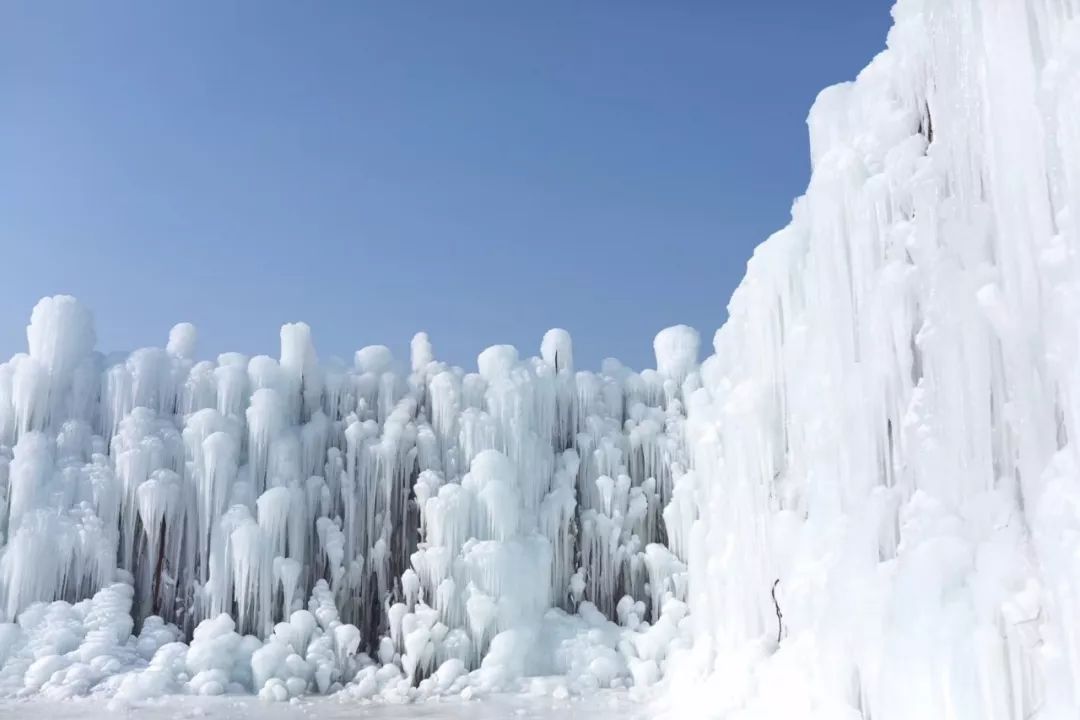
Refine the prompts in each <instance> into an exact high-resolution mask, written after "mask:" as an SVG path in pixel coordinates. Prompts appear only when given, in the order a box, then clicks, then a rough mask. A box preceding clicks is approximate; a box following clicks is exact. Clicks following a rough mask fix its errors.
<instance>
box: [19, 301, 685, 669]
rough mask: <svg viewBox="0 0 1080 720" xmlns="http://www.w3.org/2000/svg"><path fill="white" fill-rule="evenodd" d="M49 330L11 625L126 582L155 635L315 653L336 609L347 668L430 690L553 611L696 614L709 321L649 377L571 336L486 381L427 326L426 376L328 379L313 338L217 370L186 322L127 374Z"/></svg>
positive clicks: (422, 358) (661, 350) (26, 359)
mask: <svg viewBox="0 0 1080 720" xmlns="http://www.w3.org/2000/svg"><path fill="white" fill-rule="evenodd" d="M27 336H28V340H29V353H28V354H20V355H17V356H15V357H14V358H12V359H11V360H10V361H9V362H7V363H4V364H0V545H2V546H3V547H2V550H0V552H2V555H0V620H3V619H4V618H6V619H7V620H8V621H12V620H15V619H19V617H20V614H21V613H24V611H26V610H27V608H30V607H31V606H34V603H38V602H40V601H54V600H63V601H67V602H69V603H73V602H76V601H79V600H81V599H83V598H88V597H90V596H92V595H93V594H94V593H95V592H97V591H99V590H100V589H102V588H109V587H112V586H113V583H116V582H118V581H119V582H122V583H128V584H130V585H131V586H132V587H133V589H134V592H133V593H126V594H124V593H121V594H122V595H124V596H125V597H128V598H130V602H131V606H132V607H131V616H132V625H133V626H134V629H136V630H138V629H139V628H140V627H142V626H143V625H144V624H145V623H146V622H148V618H149V619H150V621H152V622H151V624H152V625H153V626H154V627H158V626H160V624H161V621H164V622H165V623H171V624H175V625H176V626H177V628H178V633H177V635H178V636H179V637H181V638H185V637H186V638H191V637H192V635H193V634H194V635H195V636H196V641H198V637H199V634H200V632H202V634H203V635H204V636H206V637H209V636H210V635H209V633H210V631H211V626H210V625H206V628H207V629H206V630H203V629H202V628H201V627H200V626H199V624H200V622H204V621H205V622H207V623H209V622H210V621H214V622H220V621H218V620H217V618H220V617H222V616H223V614H225V615H228V616H229V617H230V618H231V622H230V623H229V627H228V628H227V630H228V631H231V630H232V628H233V625H235V629H236V631H237V632H236V633H232V635H234V636H237V637H238V636H239V635H244V634H248V635H253V636H256V637H258V638H261V639H263V640H266V639H268V638H270V637H272V636H282V635H287V636H289V637H292V636H295V635H298V634H299V635H303V637H304V638H305V640H304V644H305V645H306V642H307V639H308V638H310V637H311V630H310V628H308V627H307V625H309V624H310V623H311V621H310V620H306V619H304V618H307V617H309V616H307V615H306V614H304V613H301V616H297V614H296V613H297V612H298V611H304V610H305V609H306V608H311V610H312V612H313V614H314V616H315V617H317V618H318V619H319V620H320V622H322V613H324V612H330V613H331V616H332V619H333V623H332V627H331V628H329V629H330V630H333V631H334V633H335V636H334V643H332V644H331V646H330V649H329V651H328V652H330V653H331V654H332V653H334V652H339V653H343V654H352V653H356V652H357V651H365V652H369V653H371V654H372V655H375V656H377V657H378V659H379V661H380V662H382V663H387V664H390V663H393V664H397V665H398V666H399V667H400V668H401V669H402V670H403V671H404V674H405V675H406V676H407V677H408V678H409V680H410V681H413V682H415V681H418V680H420V679H422V678H423V677H425V676H426V675H428V674H430V673H431V672H432V670H433V669H434V668H437V667H439V666H440V665H442V664H444V663H446V662H447V661H448V660H454V661H456V662H459V663H460V667H461V668H462V669H463V670H469V669H473V668H477V667H478V666H479V665H480V664H481V661H482V660H483V658H484V657H485V655H486V654H487V653H488V649H489V646H490V645H491V643H492V642H493V640H494V639H495V638H496V637H497V636H498V635H499V634H500V633H506V632H509V631H513V630H515V629H520V628H529V627H534V626H535V625H536V624H537V623H539V622H540V621H541V619H542V617H543V616H544V614H545V613H546V612H548V611H549V610H550V609H551V608H561V609H562V610H565V611H567V612H568V613H573V612H575V611H576V610H577V609H578V608H579V607H580V606H581V604H582V603H585V604H587V606H588V610H589V612H591V613H595V612H597V611H599V613H602V614H603V615H605V616H607V617H608V618H611V619H615V620H618V621H620V622H622V623H623V624H624V625H625V624H626V623H627V622H628V621H631V622H633V623H634V624H644V626H645V627H647V625H648V623H647V621H649V620H651V621H655V620H656V619H657V618H658V616H659V613H660V609H661V605H662V603H663V602H664V600H665V598H670V599H674V600H679V599H682V598H684V597H685V595H686V587H685V584H686V583H685V572H684V571H685V566H684V565H683V561H682V559H680V553H682V552H683V546H684V544H685V541H684V539H683V538H685V536H686V534H687V532H688V530H687V528H688V527H689V524H690V523H691V522H692V520H693V513H692V510H691V509H689V508H687V507H685V503H683V504H680V503H679V502H677V501H676V502H671V501H672V498H673V497H675V496H676V495H677V493H676V492H675V490H674V486H675V484H676V481H677V480H678V479H679V478H680V477H681V476H682V475H683V474H685V471H684V470H683V466H684V465H685V461H684V448H683V430H682V424H683V421H684V411H683V405H682V397H683V395H684V393H685V392H687V391H688V390H692V389H693V385H694V383H696V382H697V380H696V378H697V375H696V372H695V370H696V367H697V364H696V363H697V360H696V358H697V353H698V338H697V334H696V333H695V332H694V331H693V330H691V329H690V328H686V327H676V328H670V329H668V330H665V331H663V332H662V333H660V335H658V336H657V341H656V349H657V355H658V365H659V369H658V370H646V371H644V372H642V373H640V374H639V373H635V372H632V371H630V370H628V369H627V368H625V367H623V366H622V365H620V364H619V363H618V362H616V361H613V360H609V361H606V362H605V363H604V366H603V370H602V371H601V372H600V373H592V372H575V371H574V369H573V360H572V357H573V355H572V347H571V341H570V337H569V335H568V334H567V333H566V332H565V331H562V330H552V331H550V332H548V333H547V334H546V335H545V336H544V338H543V343H542V346H541V357H539V358H535V357H534V358H529V359H525V360H522V359H520V358H519V357H518V353H517V351H516V350H515V349H514V348H513V347H510V346H495V347H491V348H488V349H487V350H485V351H484V352H483V353H481V354H480V356H479V358H478V369H479V372H477V373H467V372H465V371H464V370H462V369H461V368H458V367H451V366H448V365H446V364H445V363H441V362H438V361H436V360H434V358H433V354H432V348H431V345H430V343H429V341H428V338H427V336H426V335H424V334H423V333H421V334H418V335H417V336H416V337H415V338H414V339H413V341H412V357H411V372H409V373H407V374H399V373H397V372H395V364H394V360H393V358H392V357H391V355H390V352H389V351H388V350H387V348H385V347H382V346H372V347H366V348H363V349H361V350H359V351H358V352H357V353H356V356H355V360H354V363H353V364H352V365H351V366H346V365H345V364H344V363H340V362H338V363H333V362H331V363H326V364H320V363H319V361H318V360H317V358H316V354H315V350H314V347H313V345H312V339H311V333H310V330H309V328H308V326H307V325H304V324H302V323H300V324H290V325H285V326H284V327H283V328H282V330H281V356H280V359H273V358H271V357H267V356H257V357H251V358H248V357H245V356H244V355H240V354H237V353H227V354H224V355H221V356H219V357H218V358H217V361H216V362H209V361H201V362H197V361H195V359H194V350H195V329H194V328H193V327H192V326H191V325H188V324H181V325H177V326H176V327H174V328H173V330H172V332H171V333H170V335H169V341H168V345H167V347H166V348H164V349H161V348H145V349H141V350H137V351H135V352H133V353H131V354H130V355H129V356H128V357H126V358H123V359H118V360H115V361H112V360H107V359H106V358H104V357H103V356H102V355H101V354H99V353H96V352H94V343H95V334H94V330H93V323H92V319H91V316H90V314H89V312H88V311H87V310H86V309H85V308H84V307H83V306H82V305H80V304H79V303H78V302H77V301H76V300H75V299H74V298H71V297H67V296H57V297H51V298H45V299H43V300H42V301H41V302H40V303H38V305H37V306H36V307H35V308H34V311H33V316H32V319H31V323H30V325H29V327H28V328H27ZM669 548H670V549H669ZM308 598H312V599H311V602H310V603H309V602H308ZM34 607H40V606H34ZM34 612H35V613H38V614H40V613H41V612H42V611H41V610H35V611H34ZM629 615H632V616H633V617H632V618H628V617H627V616H629ZM35 617H36V615H35ZM290 618H291V625H290ZM301 626H303V628H306V629H297V628H298V627H301ZM0 627H2V626H0ZM197 627H200V630H196V628H197ZM343 627H351V628H353V630H354V631H355V632H353V631H346V630H343V629H342V628H343ZM130 629H131V628H129V630H130ZM121 634H122V633H121ZM238 634H239V635H238ZM0 645H2V642H0ZM193 649H194V646H193ZM0 650H2V648H0ZM2 654H3V653H2V652H0V655H2ZM286 654H288V653H286ZM301 654H302V653H301ZM50 657H52V656H50ZM2 661H3V658H2V657H0V664H2ZM156 661H157V659H156V657H155V662H156ZM282 662H284V656H283V659H282ZM339 664H340V663H339ZM650 675H655V672H653V673H650ZM215 682H217V681H215ZM225 682H226V680H224V679H223V680H221V682H220V683H217V685H223V684H225ZM325 684H326V683H320V689H325V688H324V687H323V686H324V685H325ZM217 685H215V687H217ZM260 687H261V684H260V683H259V682H256V683H255V684H254V689H255V690H256V691H258V690H259V689H260ZM219 689H220V688H219Z"/></svg>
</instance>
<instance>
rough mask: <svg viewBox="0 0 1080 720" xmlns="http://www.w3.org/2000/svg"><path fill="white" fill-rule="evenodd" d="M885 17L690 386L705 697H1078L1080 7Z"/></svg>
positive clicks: (875, 702) (901, 713) (952, 712)
mask: <svg viewBox="0 0 1080 720" xmlns="http://www.w3.org/2000/svg"><path fill="white" fill-rule="evenodd" d="M893 14H894V18H895V26H894V27H893V29H892V31H891V32H890V34H889V37H888V49H887V50H885V51H884V52H882V53H881V54H880V55H879V56H878V57H876V58H875V59H874V60H873V62H871V64H870V65H869V66H868V67H867V68H866V69H865V70H863V71H862V72H861V73H860V74H859V76H858V79H857V80H856V81H855V82H852V83H846V84H841V85H837V86H835V87H831V88H829V89H827V90H825V91H824V92H822V93H821V95H820V96H819V97H818V99H817V102H816V103H815V105H814V108H813V110H812V111H811V113H810V117H809V128H810V140H811V154H812V163H813V176H812V179H811V181H810V185H809V188H808V189H807V192H806V195H805V196H804V197H802V198H800V199H799V200H797V201H796V202H795V204H794V207H793V210H792V222H791V224H790V225H789V226H788V227H787V228H785V229H784V230H782V231H780V232H778V233H777V234H775V235H774V236H772V237H771V238H769V239H768V240H767V241H766V242H765V243H764V244H762V245H761V246H760V247H759V248H758V249H757V251H756V252H755V253H754V257H753V259H752V260H751V262H750V263H749V266H748V269H747V274H746V277H745V279H744V280H743V282H742V284H741V285H740V287H739V288H738V290H737V291H736V292H735V294H734V296H733V298H732V300H731V303H730V307H729V310H730V320H729V321H728V322H727V323H726V324H725V325H724V327H722V328H721V329H720V330H719V331H718V332H717V333H716V337H715V339H714V348H715V353H716V354H715V355H714V356H712V357H710V358H709V359H708V360H707V361H705V363H704V365H703V367H702V369H701V377H702V380H703V385H704V387H702V388H701V389H697V390H695V391H694V392H693V394H692V395H690V396H689V398H688V401H687V405H688V408H689V413H688V419H687V442H688V446H689V448H690V454H691V456H692V466H693V474H692V475H691V476H688V477H689V478H690V479H693V478H696V480H695V482H694V484H692V485H690V484H687V486H686V492H688V493H691V494H692V496H693V498H694V501H693V502H691V503H689V504H690V505H692V506H693V505H696V507H697V512H698V513H700V519H699V520H698V521H697V522H696V524H695V525H694V526H693V529H692V530H691V531H690V537H689V538H688V541H687V542H688V545H689V565H690V583H691V585H690V607H691V616H692V619H693V621H694V624H695V628H696V632H695V635H696V637H697V638H699V642H698V644H697V647H696V652H697V653H698V660H699V661H701V662H704V663H705V667H706V668H707V669H708V671H709V672H710V674H711V678H712V680H711V682H710V683H709V684H707V685H706V686H705V687H707V688H708V696H709V697H708V701H707V702H708V711H709V712H710V713H714V714H724V713H725V712H727V711H730V713H731V716H732V717H740V718H751V717H752V718H758V717H769V718H772V717H829V718H840V717H852V718H854V717H865V718H874V720H894V719H899V718H970V719H972V720H984V719H987V718H993V719H1001V720H1004V719H1006V718H1008V719H1010V720H1023V719H1025V718H1066V717H1076V716H1077V715H1078V714H1080V623H1078V622H1077V619H1078V618H1080V605H1078V601H1080V594H1078V593H1080V554H1078V551H1080V532H1078V531H1080V456H1078V448H1077V444H1076V436H1077V435H1080V414H1078V413H1080V395H1078V392H1080V374H1078V373H1080V357H1078V355H1077V348H1078V339H1080V337H1078V329H1080V325H1078V322H1077V318H1078V317H1080V315H1078V314H1077V311H1078V309H1080V308H1078V300H1080V295H1078V291H1080V264H1078V262H1080V261H1078V256H1077V252H1078V250H1080V224H1078V217H1077V213H1080V114H1078V110H1080V19H1078V18H1080V3H1077V2H1076V1H1075V0H1027V1H1021V0H1002V1H993V2H977V1H975V0H936V1H932V0H901V1H900V2H899V3H898V4H897V5H896V7H895V8H894V10H893ZM680 488H681V485H679V484H677V485H676V486H675V494H676V495H678V494H679V491H680ZM774 598H775V602H774ZM778 638H779V640H780V642H779V644H778V643H777V640H778ZM693 682H695V683H697V682H698V681H696V680H695V681H693ZM679 687H680V688H681V689H680V690H677V691H676V692H675V693H674V695H675V696H677V697H678V696H679V695H680V692H683V693H686V694H687V696H689V693H690V692H691V691H692V689H693V688H691V687H690V686H689V685H686V686H679Z"/></svg>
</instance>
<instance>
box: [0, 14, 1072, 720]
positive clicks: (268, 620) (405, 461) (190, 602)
mask: <svg viewBox="0 0 1080 720" xmlns="http://www.w3.org/2000/svg"><path fill="white" fill-rule="evenodd" d="M894 17H895V20H896V23H895V26H894V28H893V29H892V31H891V32H890V34H889V39H888V49H887V50H886V51H884V52H883V53H882V54H880V55H879V56H878V57H877V58H875V59H874V60H873V62H872V63H871V64H870V65H869V66H868V67H867V68H866V69H865V70H864V71H863V72H862V73H861V74H860V75H859V77H858V79H857V80H856V81H855V82H853V83H847V84H843V85H838V86H835V87H832V88H829V89H827V90H826V91H824V92H823V93H822V94H821V95H820V96H819V98H818V100H817V102H816V103H815V105H814V108H813V109H812V111H811V113H810V118H809V127H810V138H811V151H812V161H813V176H812V179H811V182H810V186H809V188H808V190H807V193H806V195H805V196H804V197H802V198H800V199H799V200H798V201H796V203H795V205H794V207H793V211H792V222H791V224H790V225H789V226H788V227H787V228H785V229H784V230H782V231H780V232H779V233H777V234H776V235H774V236H773V237H771V238H770V239H769V240H768V241H767V242H765V243H764V244H763V245H761V247H759V248H758V250H757V251H756V252H755V255H754V258H753V259H752V261H751V262H750V264H749V266H748V268H747V274H746V277H745V279H744V280H743V282H742V284H741V285H740V287H739V288H738V289H737V291H736V292H735V294H734V296H733V297H732V300H731V304H730V307H729V310H730V319H729V320H728V321H727V323H725V325H724V326H723V327H722V328H721V329H720V330H719V331H718V332H717V333H716V336H715V338H714V340H713V349H714V354H713V355H711V356H710V357H708V358H707V359H706V360H705V361H704V362H702V363H700V364H699V362H698V359H699V339H698V335H697V333H696V332H695V331H693V330H691V329H690V328H685V327H675V328H669V329H667V330H665V331H663V332H661V333H660V334H659V335H658V336H657V338H656V341H655V348H656V360H657V363H656V369H655V370H644V371H641V372H635V371H632V370H630V369H628V368H625V367H624V366H622V365H621V364H620V363H618V362H617V361H614V360H609V361H605V362H604V363H603V365H602V367H601V368H600V369H599V370H596V371H586V370H580V369H578V368H575V367H574V363H573V348H572V343H571V340H570V337H569V336H568V335H567V334H566V333H565V332H563V331H559V330H553V331H551V332H549V333H548V334H547V335H546V336H545V337H544V338H543V339H542V341H541V344H540V349H539V355H538V356H537V357H530V358H524V357H523V356H521V355H519V353H518V351H517V350H515V349H514V348H510V347H506V346H496V347H492V348H489V349H487V350H485V351H483V352H482V353H481V354H480V355H479V357H478V359H477V365H476V369H475V371H473V370H466V369H462V368H457V367H451V366H448V365H446V364H444V363H441V362H439V361H438V360H437V359H436V356H435V354H434V351H433V350H432V346H431V343H430V342H429V341H428V338H427V337H426V336H425V335H423V334H419V335H417V336H416V338H415V339H414V341H413V345H412V353H411V357H410V358H409V360H408V362H407V364H406V366H405V367H402V366H401V365H400V364H399V363H398V362H397V361H395V360H394V359H393V358H391V357H390V356H389V352H388V351H387V350H386V349H385V348H382V347H368V348H363V349H361V350H359V351H358V352H357V353H356V356H355V358H353V359H352V360H351V361H349V362H340V361H335V360H326V359H320V358H319V357H318V356H317V354H316V351H315V346H314V344H313V342H312V338H311V334H310V331H309V329H308V327H307V326H306V325H303V324H293V325H286V326H285V327H283V328H282V331H281V352H280V355H279V357H278V358H276V359H275V358H270V357H264V356H259V357H250V358H249V357H246V356H243V355H240V354H236V353H227V354H224V355H220V356H218V357H217V358H216V359H213V360H205V359H204V360H199V359H198V356H197V353H196V333H195V329H194V328H192V327H191V326H189V325H186V324H181V325H178V326H176V327H175V328H173V331H172V332H171V333H170V335H169V339H168V343H167V345H166V347H165V348H163V349H158V348H147V349H142V350H137V351H135V352H134V353H131V354H130V355H122V356H107V355H102V354H101V353H99V352H96V351H95V349H94V344H95V341H94V325H93V321H92V319H91V316H90V313H89V312H88V311H87V310H86V309H85V308H84V307H83V306H81V305H80V304H78V302H77V301H75V300H74V299H72V298H68V297H54V298H46V299H45V300H42V301H41V302H40V303H39V304H38V305H37V307H36V308H35V309H34V312H33V316H32V318H31V323H30V326H29V328H28V330H27V336H28V353H27V354H21V355H18V356H16V357H15V358H13V359H12V360H11V361H9V362H8V363H5V364H3V365H0V491H2V495H0V497H2V504H0V541H2V542H3V550H2V555H0V620H7V621H8V622H7V623H6V624H0V695H3V696H6V697H9V698H30V699H29V700H5V701H3V702H4V703H5V704H3V705H0V713H2V714H3V715H4V717H22V716H29V715H30V714H34V715H42V714H44V715H46V716H52V717H60V716H63V714H64V713H68V714H70V715H71V716H75V715H79V716H81V714H82V711H83V710H84V709H86V708H87V707H89V708H95V709H96V710H95V712H96V711H100V712H107V711H109V710H108V708H119V707H129V706H131V707H134V706H136V705H138V704H146V703H149V706H147V707H145V708H143V709H141V710H140V711H139V713H140V716H147V715H149V716H156V715H158V714H160V715H161V716H162V717H164V716H166V715H167V716H169V717H185V716H190V715H191V713H199V712H206V713H208V714H211V715H214V716H231V715H235V716H238V717H245V716H247V715H252V716H260V717H262V716H267V717H273V716H275V715H276V714H280V715H281V716H282V717H286V716H288V717H294V716H299V715H302V714H304V713H316V712H317V713H318V714H320V715H326V716H333V715H334V714H335V713H336V712H338V711H339V709H340V711H341V712H342V714H344V713H346V712H348V713H350V714H351V713H352V712H353V711H354V710H355V711H356V712H360V709H362V710H363V712H366V713H370V714H372V715H373V716H374V717H379V716H380V715H381V716H383V717H392V716H396V714H404V715H408V716H409V717H417V716H431V717H458V716H462V715H465V714H468V715H469V716H476V717H484V716H485V715H484V713H488V714H490V716H492V717H496V716H498V717H505V716H508V715H509V714H511V713H517V711H518V710H521V711H523V713H524V714H525V715H526V716H530V715H538V716H544V715H548V716H550V715H556V714H559V715H565V714H571V713H570V711H569V710H567V708H568V707H570V708H576V709H578V710H583V712H585V713H588V714H589V715H590V716H591V717H598V718H603V717H604V716H605V714H611V715H613V716H614V715H618V716H621V717H634V716H635V715H637V714H650V715H651V714H655V713H659V712H661V711H670V714H671V715H672V716H676V717H689V716H699V715H711V716H716V717H727V718H739V719H742V720H749V719H751V718H754V719H764V718H785V719H787V718H820V719H821V720H835V719H846V718H850V719H852V720H854V719H856V718H873V719H874V720H925V719H937V718H948V719H950V720H1027V719H1031V718H1040V719H1043V720H1057V719H1059V718H1062V719H1064V718H1076V717H1078V716H1080V447H1078V445H1077V441H1076V437H1077V436H1080V322H1078V320H1077V319H1078V318H1080V259H1078V250H1080V219H1078V216H1077V214H1078V213H1080V0H1026V1H1023V0H1009V1H1005V0H1001V1H995V2H976V0H900V2H899V3H898V4H897V5H896V7H895V9H894ZM180 695H182V696H184V697H183V699H182V700H181V699H178V700H176V702H170V700H169V699H168V698H170V697H174V696H180ZM327 695H329V697H325V696H327ZM83 696H90V699H82V698H83ZM196 696H198V697H196ZM211 696H218V697H211ZM254 696H257V697H258V698H259V700H256V699H255V697H254ZM162 698H165V699H164V700H162ZM644 698H653V699H655V698H662V699H663V705H662V706H657V705H653V704H651V702H650V703H645V704H641V703H637V702H636V700H641V699H644ZM263 701H288V702H278V703H269V702H263ZM611 702H614V703H615V706H614V708H612V707H611V705H610V703H611ZM11 703H14V704H11ZM87 703H89V705H87ZM256 703H261V704H256ZM403 703H411V705H409V706H408V708H409V709H408V710H407V711H403V710H401V707H402V705H401V704H403ZM515 703H516V704H515ZM271 708H272V709H271ZM444 711H445V712H444ZM117 712H121V711H120V710H117ZM185 713H188V715H185Z"/></svg>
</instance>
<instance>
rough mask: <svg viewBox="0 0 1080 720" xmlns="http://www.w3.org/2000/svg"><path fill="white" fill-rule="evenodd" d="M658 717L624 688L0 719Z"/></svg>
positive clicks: (160, 707)
mask: <svg viewBox="0 0 1080 720" xmlns="http://www.w3.org/2000/svg"><path fill="white" fill-rule="evenodd" d="M653 716H654V715H653V710H652V709H651V708H650V706H649V705H647V704H644V703H639V702H635V701H632V700H630V699H629V698H628V696H627V693H625V692H619V691H604V692H598V693H593V694H591V695H587V696H582V697H573V698H567V699H564V700H555V699H552V698H550V697H536V696H532V695H528V694H511V695H503V694H500V695H492V696H490V697H487V698H485V699H484V700H482V701H481V700H473V701H465V700H461V699H459V698H455V699H450V700H442V701H429V702H424V703H415V704H409V705H393V704H385V703H381V704H380V703H369V704H364V705H358V704H356V703H353V702H347V701H346V702H342V701H339V700H337V699H336V698H334V697H317V698H305V699H303V700H297V701H296V702H290V703H265V702H261V701H259V700H258V699H257V698H253V697H250V696H247V697H238V696H218V697H199V696H170V697H167V698H160V699H158V700H155V701H148V702H143V703H139V704H134V705H132V704H125V703H116V702H107V701H103V700H101V699H97V698H84V699H79V700H67V701H53V700H46V699H41V698H35V699H29V700H0V717H3V718H4V719H5V720H100V719H103V718H114V719H115V720H124V719H125V718H132V720H201V719H203V718H207V719H210V718H213V719H214V720H309V719H310V720H316V719H317V720H346V719H348V720H355V719H356V718H364V719H365V720H518V719H519V720H550V719H551V718H563V719H565V720H650V719H651V718H652V717H653Z"/></svg>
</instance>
